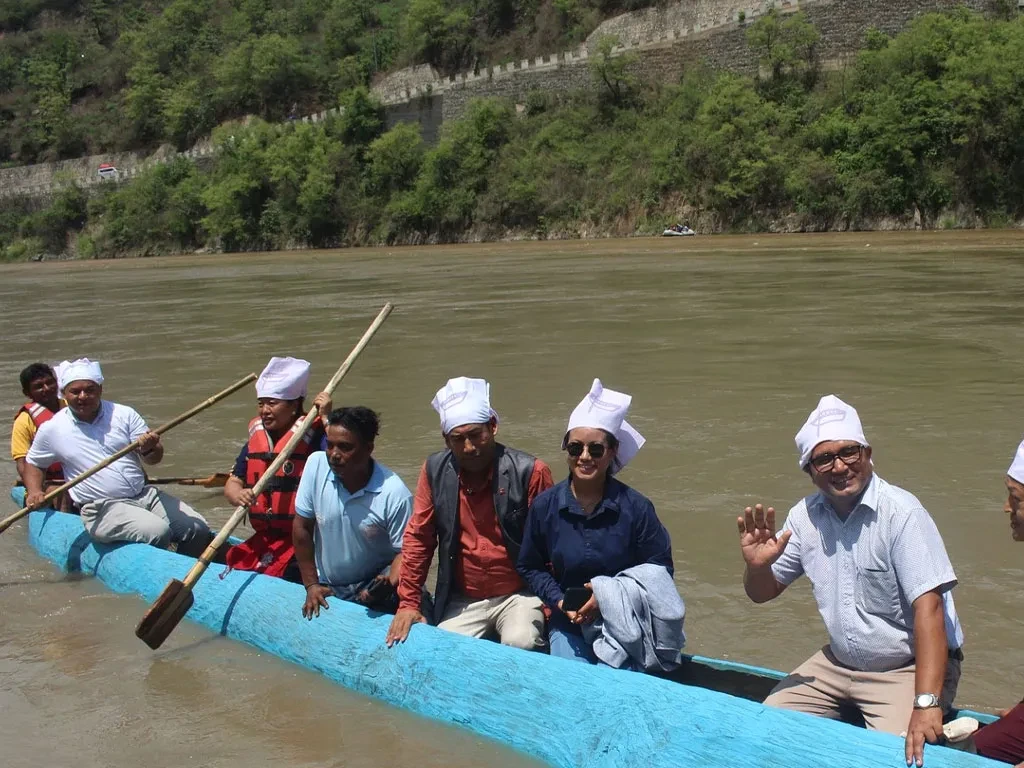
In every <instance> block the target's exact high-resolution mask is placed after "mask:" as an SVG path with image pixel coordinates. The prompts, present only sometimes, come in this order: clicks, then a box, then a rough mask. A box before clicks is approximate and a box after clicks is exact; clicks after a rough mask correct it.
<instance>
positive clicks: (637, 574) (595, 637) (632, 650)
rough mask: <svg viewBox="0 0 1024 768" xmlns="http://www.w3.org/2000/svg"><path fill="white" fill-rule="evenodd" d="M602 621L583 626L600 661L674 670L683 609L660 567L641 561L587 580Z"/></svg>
mask: <svg viewBox="0 0 1024 768" xmlns="http://www.w3.org/2000/svg"><path fill="white" fill-rule="evenodd" d="M590 583H591V586H592V587H593V590H594V595H595V597H597V604H598V606H600V610H601V618H600V619H598V620H597V621H595V622H594V623H593V624H591V625H589V626H587V627H584V629H583V636H584V638H586V640H587V641H588V642H590V643H591V644H592V646H593V649H594V655H596V656H597V658H598V660H599V661H603V662H604V663H605V664H607V665H608V666H611V667H616V668H619V669H635V670H643V671H655V670H658V671H662V672H667V671H668V670H671V669H675V668H676V667H678V666H679V664H680V661H681V657H682V648H683V646H685V645H686V634H685V633H684V632H683V620H684V619H685V618H686V605H685V604H684V603H683V598H682V597H680V596H679V592H678V591H677V590H676V585H675V582H674V581H673V580H672V576H671V575H670V574H669V572H668V570H667V569H666V568H665V567H664V566H663V565H653V564H651V563H644V564H642V565H635V566H633V567H632V568H627V569H626V570H624V571H622V572H620V573H618V574H616V575H615V576H595V577H594V578H593V579H591V581H590Z"/></svg>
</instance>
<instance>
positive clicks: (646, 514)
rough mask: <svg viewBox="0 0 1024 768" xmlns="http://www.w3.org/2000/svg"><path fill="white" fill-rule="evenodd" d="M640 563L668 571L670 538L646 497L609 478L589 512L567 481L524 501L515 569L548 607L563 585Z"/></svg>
mask: <svg viewBox="0 0 1024 768" xmlns="http://www.w3.org/2000/svg"><path fill="white" fill-rule="evenodd" d="M549 563H550V568H549V566H548V564H549ZM641 563H654V564H655V565H663V566H665V567H666V568H667V569H668V572H669V573H672V571H673V568H672V542H671V541H670V540H669V535H668V531H667V530H665V526H664V525H662V524H661V521H660V520H659V519H658V516H657V514H655V512H654V505H653V504H652V503H651V501H650V499H648V498H647V497H646V496H644V495H643V494H641V493H638V492H637V491H634V490H633V489H632V488H630V487H629V486H628V485H626V484H625V483H621V482H619V481H618V480H616V479H615V478H614V477H612V478H609V479H608V482H607V483H605V488H604V498H603V499H601V502H600V503H599V504H598V505H597V508H596V509H595V510H594V511H593V512H592V513H591V514H590V515H587V514H586V513H585V512H584V511H583V508H582V507H581V506H580V504H579V502H578V501H576V497H575V496H573V495H572V490H571V489H570V488H569V480H568V479H566V480H563V481H562V482H560V483H559V484H558V485H555V486H553V487H552V488H549V489H548V490H546V491H544V493H542V494H540V495H539V496H538V497H537V498H536V499H534V501H533V504H531V505H530V512H529V516H528V517H527V520H526V531H525V533H524V535H523V546H522V548H521V549H520V551H519V561H518V562H517V563H516V569H517V570H518V571H519V573H520V575H521V576H522V577H523V578H524V579H525V580H526V583H527V584H529V585H530V589H531V590H532V591H533V593H534V594H536V595H537V596H538V597H539V598H540V599H541V600H543V601H544V602H545V603H547V604H548V605H550V606H551V607H552V608H557V607H558V601H559V600H561V599H562V597H564V595H565V590H566V588H568V587H582V586H583V585H584V584H586V583H587V582H589V581H590V580H591V579H592V578H594V577H595V576H614V575H615V574H617V573H619V572H620V571H623V570H625V569H626V568H632V567H633V566H634V565H640V564H641ZM552 574H554V575H552Z"/></svg>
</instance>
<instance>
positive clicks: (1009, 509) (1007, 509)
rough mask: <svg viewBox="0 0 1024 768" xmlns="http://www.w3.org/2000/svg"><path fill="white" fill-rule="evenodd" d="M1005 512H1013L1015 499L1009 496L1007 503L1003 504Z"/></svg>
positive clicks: (1010, 513)
mask: <svg viewBox="0 0 1024 768" xmlns="http://www.w3.org/2000/svg"><path fill="white" fill-rule="evenodd" d="M1003 512H1005V513H1006V514H1008V515H1012V514H1013V500H1012V499H1011V498H1010V497H1009V496H1007V497H1006V504H1004V505H1003Z"/></svg>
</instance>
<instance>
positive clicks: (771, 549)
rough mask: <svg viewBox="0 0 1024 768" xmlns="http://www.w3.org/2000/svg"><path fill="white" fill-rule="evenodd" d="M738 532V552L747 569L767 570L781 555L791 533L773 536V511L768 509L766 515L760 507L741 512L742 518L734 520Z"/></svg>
mask: <svg viewBox="0 0 1024 768" xmlns="http://www.w3.org/2000/svg"><path fill="white" fill-rule="evenodd" d="M736 525H737V526H738V527H739V530H740V551H741V552H742V553H743V560H744V562H746V564H747V567H748V568H754V569H759V568H767V567H768V566H770V565H771V564H772V563H774V562H775V561H776V560H778V559H779V557H780V556H781V555H782V551H783V550H784V549H785V548H786V544H788V543H789V538H790V536H792V535H793V534H792V532H791V531H783V532H782V534H781V535H779V536H778V537H776V535H775V509H774V508H772V507H768V512H767V514H766V513H765V509H764V507H763V506H762V505H760V504H757V505H755V506H754V507H753V508H751V507H747V508H746V509H744V510H743V517H738V518H736Z"/></svg>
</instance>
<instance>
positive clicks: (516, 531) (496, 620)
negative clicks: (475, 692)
mask: <svg viewBox="0 0 1024 768" xmlns="http://www.w3.org/2000/svg"><path fill="white" fill-rule="evenodd" d="M431 405H433V407H434V410H436V411H437V412H438V414H439V415H440V417H441V433H442V435H443V436H444V441H445V445H446V446H447V447H446V449H445V450H443V451H440V452H438V453H435V454H433V455H431V456H430V457H429V458H428V459H427V461H426V463H425V464H424V465H423V470H422V471H421V472H420V477H419V482H418V483H417V484H416V494H415V498H414V500H413V513H412V519H411V520H410V521H409V524H408V526H407V527H406V529H405V536H404V538H403V541H402V567H401V575H400V578H399V584H398V598H399V604H398V612H397V613H396V614H395V618H394V620H393V621H392V622H391V628H390V629H389V630H388V635H387V644H388V645H389V646H391V645H394V644H395V643H399V642H402V641H404V640H405V638H406V637H408V636H409V630H410V629H411V628H412V625H413V624H416V623H422V622H425V621H426V617H424V616H423V614H422V613H420V598H421V594H422V591H423V586H424V584H425V583H426V580H427V573H428V571H429V570H430V561H431V559H432V558H433V556H434V550H435V549H439V550H440V552H439V554H438V566H437V587H436V589H435V591H434V615H433V617H432V619H433V622H434V623H435V624H437V626H438V627H440V628H441V629H445V630H448V631H449V632H457V633H458V634H461V635H469V636H470V637H486V636H488V635H492V634H496V635H497V636H498V638H499V639H500V640H501V642H502V643H503V644H505V645H511V646H515V647H517V648H523V649H526V650H531V649H534V648H537V647H539V646H542V645H543V643H544V638H543V633H544V613H543V611H542V609H541V601H540V598H538V597H536V596H535V595H533V594H531V593H529V592H528V591H527V590H526V585H525V584H524V583H523V580H522V578H521V577H520V575H519V573H518V572H517V571H516V567H515V563H516V557H517V556H518V555H519V545H520V544H521V543H522V540H523V527H524V524H525V522H526V512H527V510H528V509H529V507H530V504H531V503H532V502H533V500H534V498H536V496H537V495H538V494H540V493H541V492H542V491H545V490H547V489H548V488H550V487H551V486H552V485H553V482H552V479H551V470H550V469H549V468H548V466H547V465H546V464H545V463H544V462H543V461H540V460H539V459H537V458H534V457H533V456H530V455H529V454H527V453H523V452H522V451H517V450H515V449H514V448H507V447H505V446H504V445H502V444H501V443H498V442H496V441H495V439H494V438H495V436H496V435H497V433H498V414H496V413H495V412H494V410H492V409H491V404H490V385H489V384H488V383H487V382H486V381H484V380H483V379H468V378H466V377H464V376H460V377H459V378H456V379H451V380H449V381H448V383H447V384H446V385H445V386H444V387H442V388H441V389H440V390H439V391H438V393H437V396H436V397H435V398H434V400H433V402H432V403H431Z"/></svg>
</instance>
